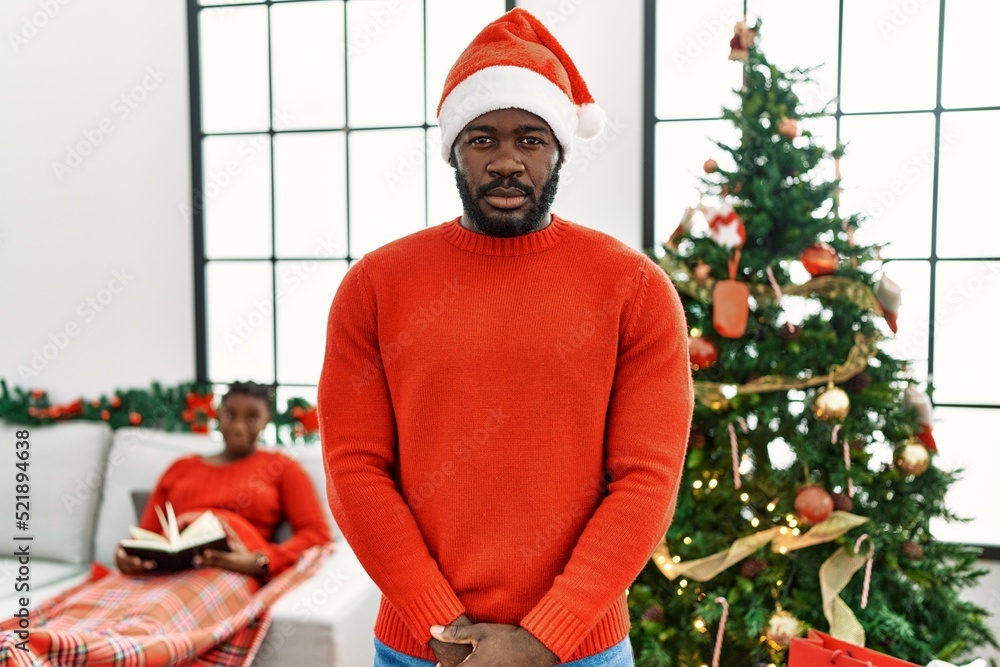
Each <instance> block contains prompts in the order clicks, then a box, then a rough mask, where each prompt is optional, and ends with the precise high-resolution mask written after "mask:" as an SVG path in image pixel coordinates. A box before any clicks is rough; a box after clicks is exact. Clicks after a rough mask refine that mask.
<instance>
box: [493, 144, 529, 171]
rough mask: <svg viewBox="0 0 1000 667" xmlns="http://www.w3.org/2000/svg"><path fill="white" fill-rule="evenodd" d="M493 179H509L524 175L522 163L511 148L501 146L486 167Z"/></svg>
mask: <svg viewBox="0 0 1000 667" xmlns="http://www.w3.org/2000/svg"><path fill="white" fill-rule="evenodd" d="M487 168H488V169H489V173H490V176H493V177H494V178H498V177H499V178H509V177H511V176H518V175H520V174H523V173H524V163H522V162H521V159H520V157H519V156H518V155H517V152H516V150H515V148H514V147H513V146H505V145H503V144H501V146H500V147H499V149H498V150H497V152H496V153H495V154H494V156H493V159H492V160H490V163H489V165H488V167H487Z"/></svg>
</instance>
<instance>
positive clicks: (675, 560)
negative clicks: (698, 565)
mask: <svg viewBox="0 0 1000 667" xmlns="http://www.w3.org/2000/svg"><path fill="white" fill-rule="evenodd" d="M673 560H674V562H675V563H679V562H681V557H680V556H674V559H673Z"/></svg>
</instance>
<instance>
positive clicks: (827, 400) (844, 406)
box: [813, 387, 851, 422]
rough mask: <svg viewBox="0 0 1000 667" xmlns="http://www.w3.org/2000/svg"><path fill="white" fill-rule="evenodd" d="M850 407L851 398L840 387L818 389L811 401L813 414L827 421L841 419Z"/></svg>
mask: <svg viewBox="0 0 1000 667" xmlns="http://www.w3.org/2000/svg"><path fill="white" fill-rule="evenodd" d="M850 409H851V399H850V398H848V396H847V392H846V391H844V390H843V389H841V388H840V387H833V388H832V389H830V388H826V389H822V390H820V392H819V393H818V394H816V400H814V401H813V414H814V415H816V416H817V417H818V418H820V419H822V420H823V421H827V422H832V421H842V420H843V419H844V417H846V416H847V412H848V410H850Z"/></svg>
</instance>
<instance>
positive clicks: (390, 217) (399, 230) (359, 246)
mask: <svg viewBox="0 0 1000 667" xmlns="http://www.w3.org/2000/svg"><path fill="white" fill-rule="evenodd" d="M348 141H349V142H350V155H351V158H350V164H349V166H348V168H349V169H350V170H351V186H350V187H351V209H350V220H351V256H352V257H361V256H362V255H363V254H365V253H366V252H368V251H370V250H374V249H375V248H378V247H379V246H382V245H385V244H386V243H388V242H389V241H393V240H395V239H397V238H400V237H401V236H405V235H407V234H410V233H412V232H415V231H417V230H419V229H423V228H424V227H425V226H426V225H425V220H426V215H425V210H424V156H425V153H424V151H425V148H424V131H423V130H380V131H373V132H352V133H351V134H350V137H349V138H348Z"/></svg>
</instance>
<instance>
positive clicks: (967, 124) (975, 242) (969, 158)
mask: <svg viewBox="0 0 1000 667" xmlns="http://www.w3.org/2000/svg"><path fill="white" fill-rule="evenodd" d="M975 78H980V79H981V78H983V77H975ZM998 78H1000V77H998ZM998 102H1000V100H998ZM998 124H1000V112H997V111H965V112H954V113H942V114H941V173H940V176H939V179H938V224H937V232H938V236H937V251H938V255H940V256H941V257H1000V215H997V213H996V210H995V208H994V207H993V206H987V207H986V208H985V209H984V210H983V211H980V210H979V207H980V204H978V203H977V198H976V196H975V195H974V194H973V193H970V187H969V186H970V172H973V171H974V173H975V180H976V181H977V182H980V183H996V182H997V180H1000V165H998V164H997V162H996V160H994V159H992V158H990V157H987V156H993V155H996V154H997V152H998V151H1000V132H998V131H997V126H998Z"/></svg>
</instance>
